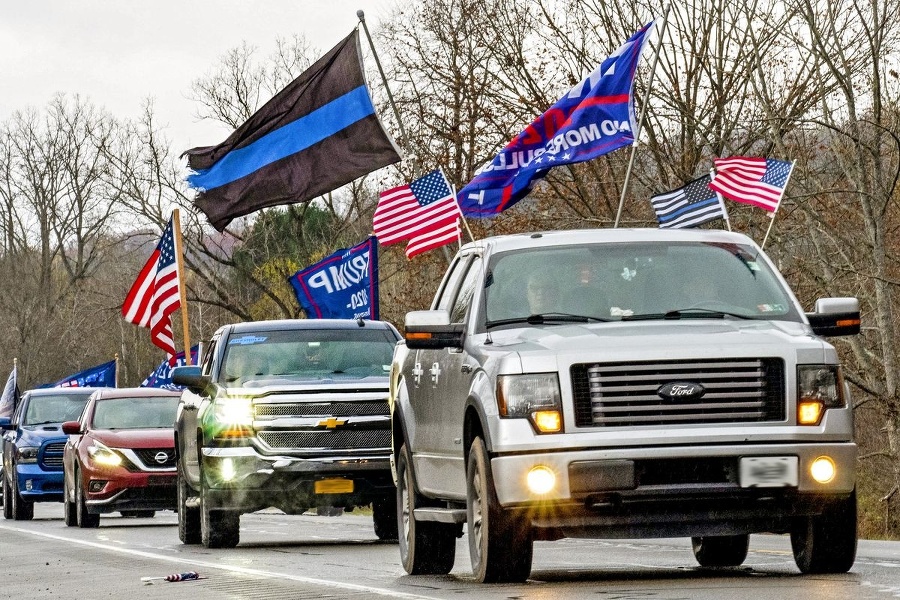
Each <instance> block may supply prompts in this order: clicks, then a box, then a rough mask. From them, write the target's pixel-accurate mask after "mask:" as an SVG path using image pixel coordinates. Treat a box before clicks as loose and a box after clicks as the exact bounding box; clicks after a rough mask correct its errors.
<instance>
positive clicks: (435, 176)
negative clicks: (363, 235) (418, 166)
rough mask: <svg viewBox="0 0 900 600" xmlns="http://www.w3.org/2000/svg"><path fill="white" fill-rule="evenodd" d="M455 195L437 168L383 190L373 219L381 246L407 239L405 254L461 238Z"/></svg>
mask: <svg viewBox="0 0 900 600" xmlns="http://www.w3.org/2000/svg"><path fill="white" fill-rule="evenodd" d="M460 216H461V213H460V210H459V204H457V203H456V197H455V194H454V193H453V191H452V190H451V189H450V184H449V183H447V178H446V177H444V173H443V171H441V170H440V169H435V170H434V171H432V172H430V173H428V174H427V175H425V176H423V177H420V178H419V179H416V180H415V181H413V182H412V183H410V184H409V185H401V186H399V187H395V188H392V189H389V190H387V191H385V192H382V193H381V195H380V196H379V198H378V207H377V208H376V209H375V216H374V217H373V219H372V227H373V229H374V230H375V237H377V238H378V242H379V243H381V244H382V245H388V244H393V243H396V242H399V241H402V240H406V239H408V240H409V242H408V243H407V245H406V257H407V258H412V257H413V256H415V255H416V254H421V253H422V252H425V251H426V250H431V249H433V248H439V247H441V246H443V245H445V244H449V243H450V242H453V241H459V239H460V235H461V231H460V229H459V217H460Z"/></svg>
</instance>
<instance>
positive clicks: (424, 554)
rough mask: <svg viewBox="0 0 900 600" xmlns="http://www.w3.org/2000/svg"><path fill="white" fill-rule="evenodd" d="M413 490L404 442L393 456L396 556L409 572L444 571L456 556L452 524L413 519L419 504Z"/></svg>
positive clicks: (427, 573)
mask: <svg viewBox="0 0 900 600" xmlns="http://www.w3.org/2000/svg"><path fill="white" fill-rule="evenodd" d="M422 502H423V500H422V499H421V498H420V497H419V495H418V494H417V493H416V486H415V480H414V479H413V472H412V456H411V455H410V452H409V450H408V449H407V448H406V444H404V445H403V446H402V447H401V448H400V456H399V458H398V459H397V529H398V532H399V536H398V537H399V542H400V560H401V562H402V563H403V569H404V570H405V571H406V572H407V573H409V574H410V575H446V574H447V573H449V572H450V570H451V569H453V563H454V561H455V560H456V528H455V527H454V526H453V525H448V524H446V523H433V522H429V521H416V517H415V515H414V513H413V510H414V509H415V508H416V507H417V506H422V505H423V504H422Z"/></svg>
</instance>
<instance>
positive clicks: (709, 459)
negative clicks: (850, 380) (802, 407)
mask: <svg viewBox="0 0 900 600" xmlns="http://www.w3.org/2000/svg"><path fill="white" fill-rule="evenodd" d="M761 456H779V457H780V456H796V457H797V459H798V473H797V474H798V485H797V486H786V487H776V488H770V487H741V484H740V481H739V475H738V472H739V467H738V465H739V461H740V459H741V458H742V457H761ZM820 456H828V457H830V458H831V459H832V461H833V462H834V464H835V467H836V473H835V477H834V479H833V480H832V481H830V482H829V483H827V484H821V483H818V482H816V481H815V480H814V479H813V478H812V476H811V474H810V472H809V466H810V464H811V463H812V461H813V460H815V459H816V458H818V457H820ZM856 456H857V447H856V444H853V443H834V444H808V445H804V444H763V445H753V446H747V445H742V446H737V445H734V446H709V447H684V448H681V447H674V448H673V447H657V448H643V449H641V451H640V452H639V453H637V452H635V450H634V449H633V448H631V449H621V450H617V449H612V450H580V451H572V452H544V453H535V454H516V455H510V456H502V455H501V456H497V457H495V458H493V459H492V460H491V468H492V472H493V476H494V482H495V487H496V491H497V497H498V500H499V502H500V504H501V505H502V506H504V507H505V508H508V509H511V510H515V511H519V512H523V513H525V514H527V515H528V516H529V518H530V519H531V521H532V524H533V526H535V527H536V528H538V529H544V530H558V531H560V532H565V533H564V534H565V535H567V536H579V535H587V534H588V532H591V531H593V534H594V535H596V534H598V532H602V533H603V536H605V537H615V536H617V535H618V536H620V537H630V536H636V537H637V536H650V537H652V536H653V535H673V536H677V535H733V534H738V533H748V532H753V531H780V530H785V529H786V528H787V527H788V526H789V520H790V519H791V518H793V517H797V516H803V515H810V514H818V513H819V512H821V511H822V510H823V509H824V507H825V506H827V505H828V504H829V503H831V502H835V501H839V500H841V499H843V498H846V497H848V496H849V495H850V494H851V493H852V492H853V490H854V488H855V486H856ZM538 465H543V466H545V467H548V468H549V469H550V470H552V471H553V472H554V474H555V475H556V486H555V487H554V488H553V489H552V490H551V491H550V492H548V493H546V494H543V495H537V494H534V493H532V492H530V491H529V489H528V486H527V485H526V475H527V473H528V472H529V470H531V469H532V467H535V466H538Z"/></svg>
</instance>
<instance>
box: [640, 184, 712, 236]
mask: <svg viewBox="0 0 900 600" xmlns="http://www.w3.org/2000/svg"><path fill="white" fill-rule="evenodd" d="M709 182H710V176H709V175H704V176H703V177H700V178H698V179H695V180H694V181H691V182H690V183H688V184H687V185H685V186H684V187H680V188H678V189H677V190H672V191H671V192H665V193H664V194H657V195H656V196H652V197H651V198H650V204H652V205H653V210H654V211H656V219H657V220H658V221H659V226H660V228H671V229H680V228H682V227H696V226H697V225H701V224H703V223H707V222H709V221H714V220H715V219H724V218H726V217H725V210H724V207H723V206H722V203H721V202H719V198H718V196H716V193H715V192H714V191H712V190H710V189H709Z"/></svg>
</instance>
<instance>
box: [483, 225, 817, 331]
mask: <svg viewBox="0 0 900 600" xmlns="http://www.w3.org/2000/svg"><path fill="white" fill-rule="evenodd" d="M484 310H485V314H486V324H487V326H488V327H491V326H492V325H493V326H498V325H505V324H510V325H512V324H516V323H519V324H521V323H523V322H531V323H553V321H554V319H553V316H554V315H557V319H558V320H559V322H569V321H571V320H572V316H573V315H574V316H578V317H585V318H586V319H585V320H590V319H596V320H601V321H608V320H620V319H626V320H627V319H633V318H714V317H718V318H741V319H779V320H791V321H800V320H801V317H800V315H799V314H798V313H797V311H796V310H795V308H794V304H793V301H792V299H791V297H790V295H789V293H788V292H787V291H786V290H785V289H784V287H783V286H782V284H781V283H780V281H779V280H778V278H777V277H776V275H775V273H773V271H772V270H771V269H770V268H769V267H768V265H767V264H766V263H765V262H764V261H763V260H762V259H761V257H760V256H759V251H758V250H757V249H756V248H754V247H752V246H744V245H739V244H720V243H707V242H635V243H621V244H592V245H581V246H562V247H551V248H537V249H534V250H529V251H524V252H523V251H516V252H507V253H502V254H498V255H495V256H494V257H493V258H492V260H491V265H490V267H489V274H488V277H487V279H486V289H485V309H484ZM535 315H543V318H542V319H535V318H534V316H535ZM529 317H531V318H530V319H529Z"/></svg>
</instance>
